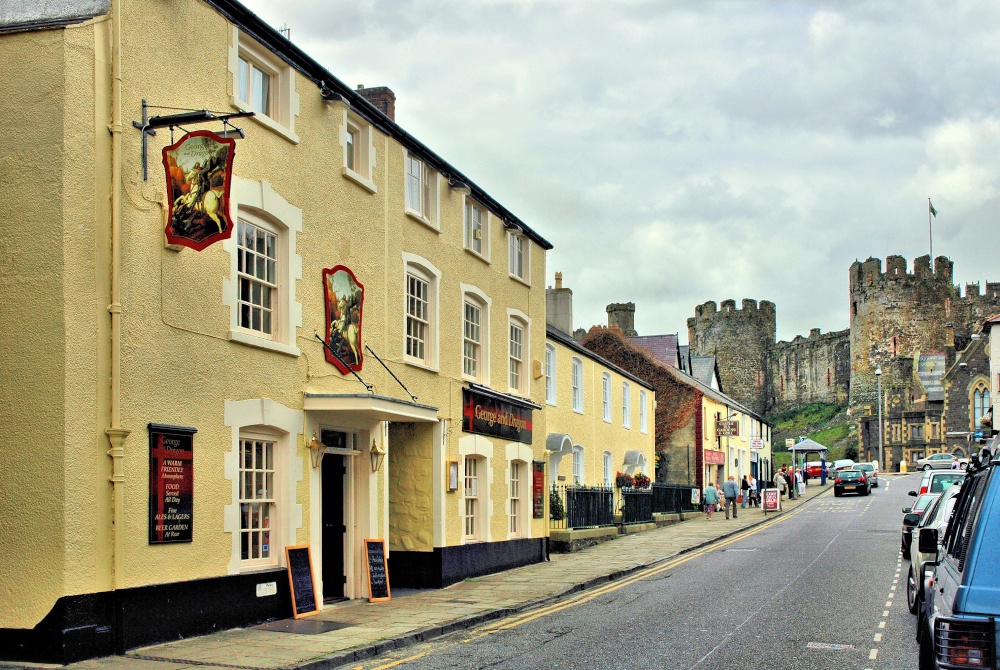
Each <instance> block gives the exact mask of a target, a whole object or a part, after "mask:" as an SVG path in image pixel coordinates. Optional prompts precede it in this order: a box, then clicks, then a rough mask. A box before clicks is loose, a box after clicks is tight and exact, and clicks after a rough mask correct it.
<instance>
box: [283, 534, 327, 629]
mask: <svg viewBox="0 0 1000 670" xmlns="http://www.w3.org/2000/svg"><path fill="white" fill-rule="evenodd" d="M285 558H286V559H288V560H287V563H288V584H289V586H291V589H292V616H294V617H295V618H296V619H301V618H302V617H305V616H313V615H314V614H318V613H319V604H318V603H317V602H316V580H315V579H314V578H313V569H312V554H311V553H310V552H309V545H308V544H299V545H295V546H292V547H285Z"/></svg>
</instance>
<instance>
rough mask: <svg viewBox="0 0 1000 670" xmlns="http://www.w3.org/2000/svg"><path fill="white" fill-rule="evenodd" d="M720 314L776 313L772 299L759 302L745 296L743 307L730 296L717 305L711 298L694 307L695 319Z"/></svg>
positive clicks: (710, 317) (770, 314)
mask: <svg viewBox="0 0 1000 670" xmlns="http://www.w3.org/2000/svg"><path fill="white" fill-rule="evenodd" d="M718 314H736V315H739V314H748V315H749V314H753V315H757V314H763V315H764V316H770V317H773V316H774V315H775V306H774V303H773V302H771V301H770V300H761V301H760V302H759V303H758V302H757V301H756V300H754V299H753V298H744V299H743V306H742V308H737V307H736V301H735V300H733V299H732V298H730V299H728V300H723V301H722V303H721V304H719V305H716V302H715V301H714V300H709V301H708V302H704V303H702V304H700V305H697V306H696V307H695V308H694V319H708V320H711V319H712V318H714V317H715V316H716V315H718ZM691 321H692V319H688V323H689V324H690V322H691Z"/></svg>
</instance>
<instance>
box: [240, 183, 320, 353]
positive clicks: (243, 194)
mask: <svg viewBox="0 0 1000 670" xmlns="http://www.w3.org/2000/svg"><path fill="white" fill-rule="evenodd" d="M231 195H232V199H233V203H234V207H233V213H234V216H235V219H236V220H237V221H239V220H240V219H243V220H245V221H247V222H249V223H251V224H253V225H255V226H259V227H261V228H263V229H266V230H269V231H271V232H273V233H276V234H277V238H278V240H277V241H278V258H277V278H276V286H277V290H276V291H275V294H276V296H275V298H274V299H273V300H276V301H277V307H273V306H272V322H271V333H270V335H264V334H262V333H258V332H255V331H253V330H250V329H247V328H243V327H241V326H240V325H239V324H240V318H239V316H240V298H239V286H240V280H239V275H240V273H239V249H238V244H237V237H236V235H233V236H231V237H230V238H229V239H227V240H223V243H222V248H223V250H224V251H227V252H229V255H230V276H229V277H228V278H227V279H225V280H223V284H222V302H223V304H225V305H227V306H228V307H229V308H230V309H229V315H230V316H229V339H230V340H231V341H233V342H238V343H240V344H245V345H248V346H252V347H257V348H261V349H269V350H271V351H277V352H280V353H283V354H288V355H290V356H298V355H300V353H301V352H300V350H299V348H298V347H297V346H295V336H296V332H297V329H298V328H301V327H302V305H301V303H299V302H297V301H296V299H295V298H296V295H295V288H296V283H297V282H298V280H300V279H302V258H301V256H299V255H298V253H297V251H296V241H297V238H298V233H299V232H301V230H302V210H301V209H299V208H297V207H293V206H292V205H291V204H289V203H288V201H286V200H285V199H284V198H282V197H281V196H280V195H279V194H278V193H277V192H275V191H274V189H273V188H272V187H271V185H270V184H268V183H267V182H258V181H251V180H249V179H242V178H240V177H234V178H233V181H232V187H231ZM272 305H273V301H272Z"/></svg>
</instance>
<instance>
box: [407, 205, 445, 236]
mask: <svg viewBox="0 0 1000 670" xmlns="http://www.w3.org/2000/svg"><path fill="white" fill-rule="evenodd" d="M403 213H404V214H406V216H408V217H410V218H411V219H413V220H414V221H416V222H417V223H422V224H423V225H425V226H427V227H428V228H430V229H431V230H433V231H434V232H435V233H439V234H440V232H441V228H439V227H438V226H435V225H434V224H433V223H431V221H430V219H427V218H426V217H424V216H423V215H422V214H421V213H420V212H418V211H416V210H413V209H409V208H407V209H404V210H403Z"/></svg>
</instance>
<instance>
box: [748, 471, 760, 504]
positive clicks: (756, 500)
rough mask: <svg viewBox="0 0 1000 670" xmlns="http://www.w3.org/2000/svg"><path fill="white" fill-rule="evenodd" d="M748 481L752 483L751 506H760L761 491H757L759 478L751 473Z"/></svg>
mask: <svg viewBox="0 0 1000 670" xmlns="http://www.w3.org/2000/svg"><path fill="white" fill-rule="evenodd" d="M748 483H749V484H750V506H751V507H759V506H760V493H759V491H757V478H756V477H754V476H753V475H752V474H751V475H750V479H749V480H748Z"/></svg>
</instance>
